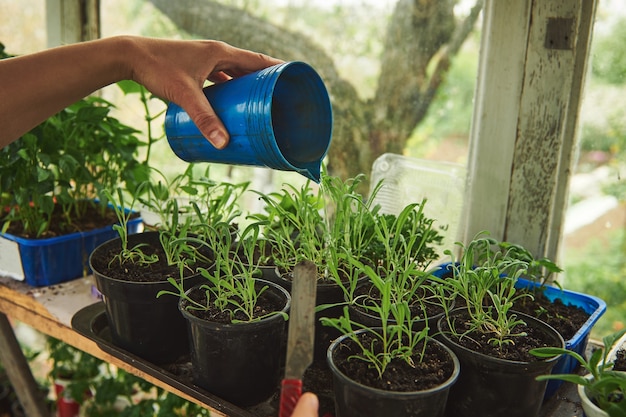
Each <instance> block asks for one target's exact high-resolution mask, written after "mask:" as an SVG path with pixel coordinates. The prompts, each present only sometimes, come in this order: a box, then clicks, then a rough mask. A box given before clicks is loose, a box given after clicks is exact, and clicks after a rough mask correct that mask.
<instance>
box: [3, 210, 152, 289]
mask: <svg viewBox="0 0 626 417" xmlns="http://www.w3.org/2000/svg"><path fill="white" fill-rule="evenodd" d="M141 224H142V220H141V217H136V218H134V219H131V220H130V221H129V222H128V231H129V233H136V232H138V231H139V227H140V226H141ZM117 236H118V233H117V232H116V231H115V230H114V229H113V228H112V227H111V226H108V227H103V228H99V229H94V230H89V231H86V232H76V233H70V234H67V235H62V236H57V237H51V238H46V239H26V238H23V237H20V236H14V235H11V234H8V233H2V234H0V249H1V250H0V252H1V253H0V272H1V273H3V274H4V275H7V276H10V277H11V278H14V279H17V280H19V281H25V282H26V283H27V284H28V285H31V286H33V287H44V286H49V285H54V284H60V283H62V282H67V281H70V280H73V279H76V278H80V277H83V276H85V275H88V274H89V273H90V270H89V255H90V254H91V252H92V251H93V250H94V249H95V248H96V247H97V246H98V245H100V244H101V243H104V242H106V241H107V240H110V239H113V238H115V237H117Z"/></svg>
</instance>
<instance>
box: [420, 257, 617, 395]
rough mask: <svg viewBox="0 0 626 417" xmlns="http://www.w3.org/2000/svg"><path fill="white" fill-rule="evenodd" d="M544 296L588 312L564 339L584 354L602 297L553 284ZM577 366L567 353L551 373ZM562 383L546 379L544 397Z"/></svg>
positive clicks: (520, 284)
mask: <svg viewBox="0 0 626 417" xmlns="http://www.w3.org/2000/svg"><path fill="white" fill-rule="evenodd" d="M429 272H430V273H431V274H432V275H434V276H436V277H439V278H443V277H444V276H445V275H446V274H447V273H452V264H451V263H444V264H441V265H439V266H438V267H436V268H434V269H433V270H431V271H429ZM539 285H540V284H539V283H536V282H533V281H529V280H526V279H523V278H520V279H518V281H517V283H516V284H515V287H516V288H529V289H532V288H534V287H538V286H539ZM544 294H545V296H546V297H547V298H548V299H549V300H551V301H554V300H556V299H557V298H558V299H560V300H561V301H562V302H563V304H565V305H573V306H576V307H580V308H582V309H583V310H584V311H585V312H586V313H587V314H589V318H588V319H587V321H586V322H585V323H584V324H583V325H582V326H581V327H580V329H578V331H577V332H576V334H575V335H574V336H572V337H571V338H570V339H568V340H566V341H565V348H566V349H568V350H572V351H574V352H577V353H579V354H580V355H583V356H585V350H586V349H587V341H588V340H589V334H590V333H591V329H592V328H593V326H594V325H595V324H596V322H597V321H598V319H599V318H600V317H601V316H602V315H603V314H604V312H605V311H606V302H605V301H603V300H602V299H600V298H598V297H595V296H593V295H588V294H583V293H579V292H576V291H570V290H566V289H561V288H558V287H555V286H551V285H548V286H546V287H545V290H544ZM577 367H578V362H577V361H576V360H575V359H574V358H572V357H571V356H569V355H564V356H563V357H562V358H561V359H559V361H558V362H557V364H556V365H555V366H554V368H553V370H552V373H553V374H569V373H572V372H574V371H575V370H576V368H577ZM562 384H563V381H560V380H551V381H548V386H547V388H546V393H545V398H546V399H547V398H550V397H551V396H552V395H554V393H555V392H556V390H557V389H558V388H559V387H560V386H561V385H562Z"/></svg>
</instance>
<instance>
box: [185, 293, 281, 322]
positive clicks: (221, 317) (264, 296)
mask: <svg viewBox="0 0 626 417" xmlns="http://www.w3.org/2000/svg"><path fill="white" fill-rule="evenodd" d="M261 289H262V286H261V284H257V286H256V290H257V292H258V291H261ZM189 297H190V298H191V299H193V300H194V301H196V302H198V303H200V304H202V305H207V298H206V291H204V290H198V291H192V292H191V293H190V294H189ZM235 301H238V300H235ZM187 304H188V303H185V302H183V307H185V306H186V305H187ZM284 307H285V300H284V299H282V298H281V297H278V296H276V295H275V294H272V293H271V292H270V290H269V289H268V290H266V291H263V292H262V293H261V295H260V296H259V298H258V300H257V303H256V307H255V308H254V317H255V318H259V317H263V316H267V315H268V314H271V313H273V312H277V311H282V309H283V308H284ZM187 311H188V312H189V313H191V314H193V315H194V316H196V317H198V318H201V319H203V320H206V321H210V322H214V323H224V324H230V323H232V321H233V320H242V321H247V320H248V317H247V316H246V315H245V314H244V313H242V312H240V311H237V312H234V313H232V314H231V311H230V310H221V309H218V308H216V307H215V306H214V305H213V303H209V309H208V310H207V311H204V310H187Z"/></svg>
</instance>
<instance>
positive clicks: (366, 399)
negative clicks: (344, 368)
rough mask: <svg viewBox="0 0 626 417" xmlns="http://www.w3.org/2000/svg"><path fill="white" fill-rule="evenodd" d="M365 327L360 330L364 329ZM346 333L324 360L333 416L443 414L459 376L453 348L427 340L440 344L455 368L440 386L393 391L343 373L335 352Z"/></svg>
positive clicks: (419, 416)
mask: <svg viewBox="0 0 626 417" xmlns="http://www.w3.org/2000/svg"><path fill="white" fill-rule="evenodd" d="M363 331H365V330H359V331H358V332H359V333H360V332H363ZM348 337H349V336H348V335H343V336H341V337H339V338H338V339H337V340H335V341H334V342H333V343H332V344H331V345H330V347H329V348H328V352H327V361H328V365H329V367H330V370H331V372H332V375H333V384H334V393H335V417H380V416H393V417H443V416H444V415H445V410H446V403H447V400H448V395H449V392H450V388H451V387H452V386H453V385H454V384H455V382H456V380H457V378H458V376H459V361H458V359H457V357H456V356H455V355H454V353H453V352H452V350H450V349H449V348H448V347H446V346H445V345H444V344H442V343H441V342H439V341H437V340H434V339H431V340H430V341H429V343H437V344H439V345H441V346H442V347H443V348H444V349H445V350H446V351H447V352H448V353H449V354H450V358H451V360H452V361H453V362H454V371H453V373H452V374H451V375H450V377H449V378H448V379H447V380H446V381H445V382H444V383H443V384H441V385H440V386H438V387H435V388H431V389H429V390H424V391H414V392H394V391H386V390H381V389H377V388H372V387H368V386H366V385H363V384H360V383H358V382H356V381H354V380H352V379H351V378H350V377H349V376H347V375H345V374H343V373H342V372H341V371H340V370H339V369H338V368H337V366H336V365H335V362H334V353H335V351H336V350H337V349H338V348H339V346H341V345H342V344H345V343H351V342H350V341H349V340H346V339H347V338H348Z"/></svg>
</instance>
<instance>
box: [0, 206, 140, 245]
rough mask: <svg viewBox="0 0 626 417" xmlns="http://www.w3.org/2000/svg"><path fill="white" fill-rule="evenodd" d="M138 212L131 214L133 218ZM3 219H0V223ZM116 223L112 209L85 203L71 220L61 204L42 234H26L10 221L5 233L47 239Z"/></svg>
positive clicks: (20, 226)
mask: <svg viewBox="0 0 626 417" xmlns="http://www.w3.org/2000/svg"><path fill="white" fill-rule="evenodd" d="M138 215H139V214H133V215H132V217H133V218H135V217H137V216H138ZM2 222H3V221H2V220H1V219H0V223H2ZM116 223H118V219H117V216H116V214H115V211H114V210H113V209H107V210H106V211H105V212H104V213H103V212H102V211H101V210H100V208H98V206H97V205H94V204H87V205H86V206H85V214H84V215H82V216H80V217H76V216H74V218H72V220H71V222H68V221H67V219H66V218H65V217H64V216H63V212H62V210H61V206H58V205H57V206H55V208H54V211H53V213H52V219H51V220H50V228H49V230H48V231H47V232H45V233H44V234H43V235H41V236H39V237H36V236H32V235H30V234H28V233H27V232H26V231H25V230H24V227H23V225H22V223H20V222H11V224H10V226H9V228H8V229H7V233H9V234H12V235H14V236H20V237H24V238H27V239H35V238H37V239H47V238H51V237H57V236H62V235H67V234H70V233H76V232H85V231H89V230H95V229H100V228H103V227H106V226H111V225H113V224H116Z"/></svg>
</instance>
